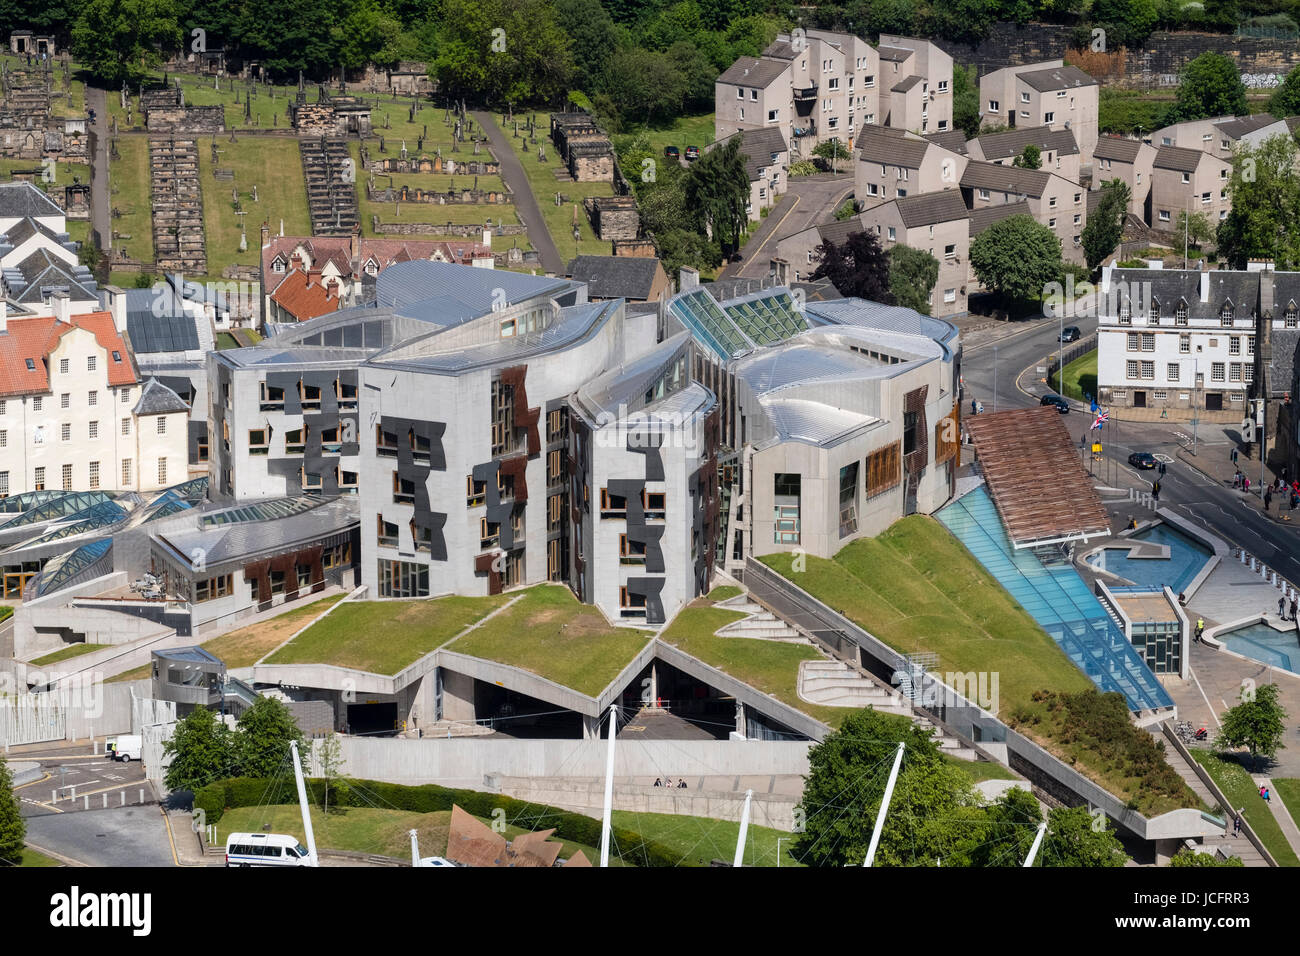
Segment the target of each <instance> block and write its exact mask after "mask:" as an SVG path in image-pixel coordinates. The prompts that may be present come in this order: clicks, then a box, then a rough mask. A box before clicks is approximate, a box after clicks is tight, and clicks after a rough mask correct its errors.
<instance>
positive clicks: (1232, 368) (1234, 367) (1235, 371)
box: [1228, 362, 1241, 382]
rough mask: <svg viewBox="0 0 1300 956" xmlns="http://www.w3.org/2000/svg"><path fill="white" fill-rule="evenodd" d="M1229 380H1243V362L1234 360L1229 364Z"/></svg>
mask: <svg viewBox="0 0 1300 956" xmlns="http://www.w3.org/2000/svg"><path fill="white" fill-rule="evenodd" d="M1228 381H1229V382H1240V381H1241V363H1240V362H1233V363H1232V364H1231V365H1229V366H1228Z"/></svg>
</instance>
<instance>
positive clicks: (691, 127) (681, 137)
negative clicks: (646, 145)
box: [618, 113, 713, 159]
mask: <svg viewBox="0 0 1300 956" xmlns="http://www.w3.org/2000/svg"><path fill="white" fill-rule="evenodd" d="M642 134H644V135H645V138H646V139H648V140H649V141H650V146H651V147H652V148H653V150H654V155H655V156H656V157H661V156H663V154H664V147H665V146H676V147H677V148H678V150H680V151H681V155H682V158H683V159H685V158H686V147H687V146H698V147H699V148H700V149H701V151H702V150H703V149H704V147H705V146H708V145H709V144H710V143H712V142H713V114H712V113H700V114H697V115H695V116H678V117H677V118H675V119H674V120H673V121H672V123H670V124H668V125H666V126H658V127H655V126H633V127H630V128H628V129H625V130H624V131H623V132H622V133H620V134H619V136H618V139H619V141H620V142H622V141H623V139H624V138H625V137H628V138H633V139H634V138H636V137H638V136H640V135H642Z"/></svg>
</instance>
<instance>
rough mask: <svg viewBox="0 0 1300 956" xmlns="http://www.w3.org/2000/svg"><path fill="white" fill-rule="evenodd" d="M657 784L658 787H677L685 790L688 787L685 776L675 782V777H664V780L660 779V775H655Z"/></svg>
mask: <svg viewBox="0 0 1300 956" xmlns="http://www.w3.org/2000/svg"><path fill="white" fill-rule="evenodd" d="M655 786H656V787H676V788H677V789H678V790H685V789H686V780H685V778H683V779H681V780H678V781H677V782H676V783H673V778H672V777H667V778H665V779H663V780H660V779H659V778H658V777H655Z"/></svg>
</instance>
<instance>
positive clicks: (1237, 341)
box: [1228, 335, 1241, 355]
mask: <svg viewBox="0 0 1300 956" xmlns="http://www.w3.org/2000/svg"><path fill="white" fill-rule="evenodd" d="M1228 354H1229V355H1240V354H1241V336H1240V335H1230V336H1228Z"/></svg>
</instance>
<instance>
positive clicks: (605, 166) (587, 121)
mask: <svg viewBox="0 0 1300 956" xmlns="http://www.w3.org/2000/svg"><path fill="white" fill-rule="evenodd" d="M551 142H553V143H554V144H555V148H556V150H558V151H559V154H560V159H561V160H563V162H564V165H565V166H566V167H567V168H568V170H569V175H570V176H572V177H573V180H574V182H579V183H595V182H613V181H614V145H613V143H611V142H610V141H609V137H608V136H606V135H605V131H604V130H603V129H601V128H600V127H599V126H597V125H596V121H595V120H594V119H593V118H592V117H591V115H590V114H588V113H552V114H551Z"/></svg>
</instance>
